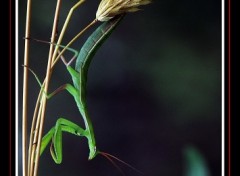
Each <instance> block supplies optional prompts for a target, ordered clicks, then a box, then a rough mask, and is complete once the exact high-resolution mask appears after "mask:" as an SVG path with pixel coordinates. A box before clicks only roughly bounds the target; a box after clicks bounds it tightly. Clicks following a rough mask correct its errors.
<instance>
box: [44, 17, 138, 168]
mask: <svg viewBox="0 0 240 176" xmlns="http://www.w3.org/2000/svg"><path fill="white" fill-rule="evenodd" d="M123 17H124V15H119V16H116V17H115V18H113V19H111V20H110V21H107V22H104V23H103V24H101V25H100V26H99V27H98V28H97V29H96V30H95V31H94V32H93V33H92V35H91V36H90V37H89V38H88V39H87V41H86V42H85V44H84V45H83V47H82V48H81V50H80V52H79V54H78V56H77V59H76V65H75V69H74V68H72V67H71V66H69V65H68V64H67V65H66V67H67V70H68V72H69V74H70V75H71V77H72V81H73V85H71V84H64V85H62V86H61V87H59V88H58V89H56V90H55V91H54V92H53V93H51V94H49V95H47V97H48V98H51V97H52V96H53V95H55V94H56V93H58V92H59V91H61V90H67V91H68V92H69V93H70V94H71V95H72V96H73V98H74V100H75V102H76V105H77V107H78V109H79V112H80V114H81V116H82V118H83V121H84V124H85V129H84V128H82V127H80V126H79V125H77V124H75V123H73V122H71V121H69V120H67V119H65V118H62V117H61V118H59V119H58V120H57V122H56V125H55V126H54V127H52V128H51V130H50V131H49V132H48V133H47V134H46V135H45V136H44V137H43V138H42V141H41V150H40V154H42V153H43V152H44V150H45V149H46V147H47V145H48V144H49V143H50V142H52V143H51V146H50V153H51V156H52V158H53V160H54V161H55V163H57V164H60V163H61V162H62V132H68V133H71V134H74V135H76V136H80V137H85V138H87V140H88V148H89V157H88V159H89V160H92V159H93V158H94V157H96V156H97V155H98V154H101V155H103V156H105V157H106V158H107V159H108V160H109V161H110V162H112V163H113V164H114V166H116V165H115V163H114V162H113V160H112V159H111V158H113V159H116V160H117V161H119V162H121V163H123V164H125V165H127V166H129V167H130V168H132V169H134V170H135V171H137V172H140V171H138V170H136V169H135V168H134V167H132V166H131V165H129V164H128V163H126V162H124V161H122V160H120V159H118V158H117V157H115V156H113V155H110V154H108V153H105V152H102V151H99V150H98V149H97V146H96V140H95V136H94V130H93V125H92V122H91V119H90V117H89V114H88V110H87V106H86V83H87V73H88V68H89V65H90V62H91V60H92V58H93V56H94V54H95V53H96V52H97V50H98V49H99V47H100V46H101V45H102V44H103V43H104V41H105V40H106V39H107V38H108V37H109V36H110V34H111V33H112V32H113V30H114V29H115V28H116V26H117V25H118V24H119V23H120V21H121V20H122V18H123ZM60 47H63V46H60ZM116 167H117V166H116ZM117 168H118V167H117ZM120 172H121V171H120Z"/></svg>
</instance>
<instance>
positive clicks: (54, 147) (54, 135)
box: [40, 118, 85, 164]
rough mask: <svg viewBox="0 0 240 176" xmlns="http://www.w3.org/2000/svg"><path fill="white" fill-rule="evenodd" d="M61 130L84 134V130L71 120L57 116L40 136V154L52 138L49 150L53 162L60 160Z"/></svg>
mask: <svg viewBox="0 0 240 176" xmlns="http://www.w3.org/2000/svg"><path fill="white" fill-rule="evenodd" d="M62 132H68V133H71V134H74V135H76V136H84V135H85V134H84V133H85V131H84V130H83V128H81V127H79V126H78V125H76V124H75V123H73V122H70V121H69V120H66V119H64V118H59V119H58V120H57V122H56V125H55V126H54V127H53V128H52V129H51V130H50V131H49V132H48V133H47V134H46V135H45V136H44V137H43V138H42V143H41V150H40V154H42V152H43V151H44V150H45V148H46V147H47V145H48V144H49V143H50V141H51V140H52V144H51V148H50V152H51V155H52V158H53V160H54V161H55V163H57V164H60V163H61V162H62Z"/></svg>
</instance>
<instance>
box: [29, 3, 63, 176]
mask: <svg viewBox="0 0 240 176" xmlns="http://www.w3.org/2000/svg"><path fill="white" fill-rule="evenodd" d="M60 6H61V0H58V1H57V5H56V10H55V15H54V22H53V29H52V35H51V42H52V43H54V42H55V37H56V31H57V22H58V17H59V11H60ZM53 49H54V46H53V45H50V49H49V55H48V65H47V71H46V82H45V86H44V87H43V91H44V92H46V93H47V92H48V86H49V81H50V78H51V72H52V69H51V67H52V66H51V63H52V55H53ZM41 91H42V90H41ZM41 97H42V98H41V105H40V106H41V107H40V111H38V114H39V116H38V119H37V121H39V122H40V124H39V128H36V132H38V137H37V140H36V142H37V146H36V152H34V151H32V152H33V153H34V155H35V157H33V158H34V161H32V162H34V163H35V164H34V165H33V175H34V176H37V174H38V167H39V157H40V148H41V139H42V132H43V124H44V118H45V111H46V104H47V101H46V96H41ZM37 124H38V123H37ZM34 142H35V141H34ZM34 148H35V147H34Z"/></svg>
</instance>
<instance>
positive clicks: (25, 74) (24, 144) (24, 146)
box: [22, 0, 32, 176]
mask: <svg viewBox="0 0 240 176" xmlns="http://www.w3.org/2000/svg"><path fill="white" fill-rule="evenodd" d="M31 4H32V1H31V0H28V1H27V13H26V28H25V37H26V38H27V37H29V36H30V24H31V23H30V22H31ZM28 62H29V41H28V40H25V50H24V65H26V66H28ZM27 90H28V69H27V67H24V72H23V107H22V170H23V176H27V175H28V172H27V165H28V163H27V110H28V109H27V99H28V92H27Z"/></svg>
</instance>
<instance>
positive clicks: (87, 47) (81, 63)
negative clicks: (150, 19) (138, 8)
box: [75, 15, 124, 82]
mask: <svg viewBox="0 0 240 176" xmlns="http://www.w3.org/2000/svg"><path fill="white" fill-rule="evenodd" d="M123 16H124V15H120V16H116V17H115V18H113V19H112V20H109V21H107V22H104V23H103V24H102V25H100V26H99V27H98V28H97V29H96V30H95V31H94V32H93V33H92V34H91V36H90V37H89V38H88V39H87V41H86V42H85V44H84V45H83V47H82V48H81V50H80V53H79V55H78V57H77V60H76V66H75V70H76V71H78V72H80V73H82V74H83V75H82V76H83V78H84V80H85V81H84V82H86V80H87V72H88V68H89V65H90V62H91V60H92V58H93V56H94V55H95V53H96V52H97V50H98V49H99V48H100V47H101V45H102V44H103V43H104V42H105V40H106V39H107V38H108V37H109V36H110V34H111V33H112V31H113V30H114V29H115V28H116V26H117V25H118V24H119V22H120V21H121V19H122V18H123Z"/></svg>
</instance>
